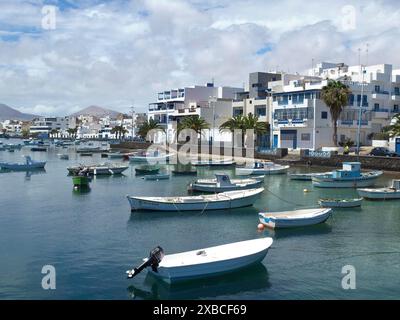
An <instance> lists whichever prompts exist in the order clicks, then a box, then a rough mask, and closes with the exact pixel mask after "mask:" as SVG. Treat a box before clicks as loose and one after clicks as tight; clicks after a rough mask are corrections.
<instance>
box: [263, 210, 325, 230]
mask: <svg viewBox="0 0 400 320" xmlns="http://www.w3.org/2000/svg"><path fill="white" fill-rule="evenodd" d="M331 213H332V209H331V208H316V209H302V210H293V211H282V212H268V213H267V212H260V213H259V214H258V215H259V219H260V222H261V223H262V224H263V225H265V226H266V227H268V228H272V229H278V228H295V227H304V226H310V225H314V224H319V223H323V222H325V221H326V220H328V218H329V217H330V216H331Z"/></svg>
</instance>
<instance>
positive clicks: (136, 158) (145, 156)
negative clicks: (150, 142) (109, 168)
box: [129, 150, 173, 164]
mask: <svg viewBox="0 0 400 320" xmlns="http://www.w3.org/2000/svg"><path fill="white" fill-rule="evenodd" d="M172 156H173V154H172V153H168V154H161V153H160V152H159V151H157V150H156V151H154V152H153V153H148V152H147V153H140V154H136V155H131V156H129V161H131V162H147V163H149V164H156V163H165V162H168V161H169V159H170V158H171V157H172Z"/></svg>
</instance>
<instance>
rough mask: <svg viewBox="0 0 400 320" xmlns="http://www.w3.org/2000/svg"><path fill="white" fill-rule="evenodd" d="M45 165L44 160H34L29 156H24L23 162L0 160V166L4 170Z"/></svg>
mask: <svg viewBox="0 0 400 320" xmlns="http://www.w3.org/2000/svg"><path fill="white" fill-rule="evenodd" d="M45 165H46V162H45V161H34V160H32V158H31V157H30V156H25V163H9V162H0V168H1V169H6V170H34V169H44V166H45Z"/></svg>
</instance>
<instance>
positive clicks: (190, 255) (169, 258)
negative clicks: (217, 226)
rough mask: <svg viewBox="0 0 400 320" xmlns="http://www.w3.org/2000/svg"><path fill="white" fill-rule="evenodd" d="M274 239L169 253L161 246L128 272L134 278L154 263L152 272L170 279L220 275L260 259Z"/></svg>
mask: <svg viewBox="0 0 400 320" xmlns="http://www.w3.org/2000/svg"><path fill="white" fill-rule="evenodd" d="M272 243H273V240H272V238H269V237H265V238H260V239H254V240H246V241H240V242H234V243H229V244H224V245H219V246H215V247H209V248H203V249H197V250H192V251H186V252H181V253H175V254H168V255H165V254H164V251H163V249H162V248H161V247H159V246H158V247H156V248H154V249H153V250H152V251H151V252H150V254H149V257H148V258H146V259H143V260H144V263H142V264H141V265H140V266H139V267H137V268H133V269H132V270H128V271H127V272H126V273H127V275H128V278H133V277H134V276H136V275H137V274H139V273H140V272H141V271H142V270H143V269H145V268H147V267H151V269H148V270H149V272H150V273H151V274H152V275H153V276H155V277H157V278H159V279H161V280H163V281H165V282H167V283H174V282H180V281H185V280H191V279H198V278H206V277H211V276H216V275H220V274H224V273H228V272H232V271H236V270H239V269H242V268H245V267H248V266H250V265H253V264H255V263H260V262H261V261H262V260H263V259H264V258H265V256H266V255H267V253H268V249H269V248H270V247H271V245H272Z"/></svg>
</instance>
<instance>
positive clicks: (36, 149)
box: [31, 147, 47, 152]
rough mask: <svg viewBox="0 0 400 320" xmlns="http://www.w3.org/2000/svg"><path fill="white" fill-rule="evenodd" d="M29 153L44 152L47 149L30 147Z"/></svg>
mask: <svg viewBox="0 0 400 320" xmlns="http://www.w3.org/2000/svg"><path fill="white" fill-rule="evenodd" d="M31 151H34V152H35V151H38V152H46V151H47V148H46V147H32V148H31Z"/></svg>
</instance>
